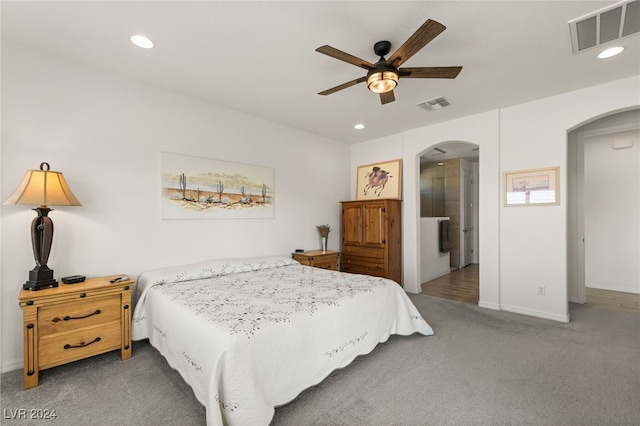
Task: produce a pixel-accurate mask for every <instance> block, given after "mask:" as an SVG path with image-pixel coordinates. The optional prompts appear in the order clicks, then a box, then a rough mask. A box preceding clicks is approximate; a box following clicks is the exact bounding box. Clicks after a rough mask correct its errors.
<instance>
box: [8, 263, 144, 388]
mask: <svg viewBox="0 0 640 426" xmlns="http://www.w3.org/2000/svg"><path fill="white" fill-rule="evenodd" d="M119 276H121V275H113V276H109V277H100V278H89V279H87V280H86V281H84V282H82V283H77V284H64V283H60V284H59V285H58V287H54V288H48V289H45V290H37V291H33V290H22V291H21V292H20V296H19V300H20V308H21V309H22V316H23V333H24V388H25V389H29V388H32V387H35V386H38V380H39V373H40V371H41V370H45V369H47V368H51V367H56V366H58V365H62V364H66V363H68V362H72V361H77V360H80V359H83V358H87V357H90V356H93V355H98V354H101V353H104V352H109V351H113V350H116V349H120V358H121V359H123V360H125V359H129V358H131V292H132V290H133V285H134V283H133V280H130V279H128V278H127V279H123V280H120V281H118V282H115V283H113V284H112V283H111V282H110V280H111V279H113V278H117V277H119Z"/></svg>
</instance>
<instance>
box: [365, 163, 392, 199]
mask: <svg viewBox="0 0 640 426" xmlns="http://www.w3.org/2000/svg"><path fill="white" fill-rule="evenodd" d="M401 194H402V160H401V159H398V160H391V161H386V162H380V163H373V164H366V165H364V166H358V170H357V179H356V200H377V199H383V198H392V199H400V198H401Z"/></svg>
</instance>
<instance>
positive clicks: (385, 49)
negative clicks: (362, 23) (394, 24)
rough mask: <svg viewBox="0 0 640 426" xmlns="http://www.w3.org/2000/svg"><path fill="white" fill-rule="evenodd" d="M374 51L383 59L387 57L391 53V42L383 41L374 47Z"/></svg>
mask: <svg viewBox="0 0 640 426" xmlns="http://www.w3.org/2000/svg"><path fill="white" fill-rule="evenodd" d="M373 51H374V52H375V53H376V55H378V56H380V57H381V58H382V57H384V56H387V55H388V54H389V52H391V42H389V41H386V40H383V41H379V42H377V43H376V44H374V45H373Z"/></svg>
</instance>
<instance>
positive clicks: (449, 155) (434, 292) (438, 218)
mask: <svg viewBox="0 0 640 426" xmlns="http://www.w3.org/2000/svg"><path fill="white" fill-rule="evenodd" d="M479 161H480V149H479V147H478V145H476V144H473V143H469V142H461V141H449V142H444V143H441V144H439V145H437V146H435V147H432V148H430V149H429V150H427V151H425V152H424V153H423V154H421V155H420V200H419V203H418V204H419V206H420V227H419V228H420V235H419V244H420V253H421V254H420V257H421V259H420V282H421V283H422V286H421V287H422V293H423V294H428V295H431V296H435V297H442V298H446V299H451V300H458V301H461V302H466V303H473V304H476V305H477V304H478V300H479V253H478V247H479V244H478V232H479V230H478V212H479V210H478V175H479ZM443 235H446V237H443ZM447 237H448V238H447ZM443 238H446V239H447V243H445V244H443Z"/></svg>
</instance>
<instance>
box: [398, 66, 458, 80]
mask: <svg viewBox="0 0 640 426" xmlns="http://www.w3.org/2000/svg"><path fill="white" fill-rule="evenodd" d="M460 71H462V67H418V68H399V69H398V72H399V73H400V77H402V78H456V77H457V76H458V74H460Z"/></svg>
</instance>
